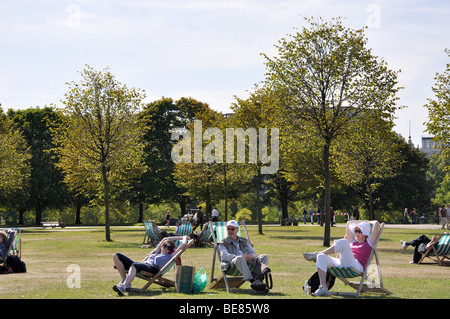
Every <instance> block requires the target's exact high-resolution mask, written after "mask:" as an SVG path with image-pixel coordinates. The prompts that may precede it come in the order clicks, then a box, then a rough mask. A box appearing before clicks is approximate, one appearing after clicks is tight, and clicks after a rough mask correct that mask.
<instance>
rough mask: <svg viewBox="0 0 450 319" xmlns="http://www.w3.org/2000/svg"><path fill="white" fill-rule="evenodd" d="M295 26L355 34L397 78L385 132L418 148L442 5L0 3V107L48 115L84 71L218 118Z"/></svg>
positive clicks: (441, 33)
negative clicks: (339, 24) (338, 24)
mask: <svg viewBox="0 0 450 319" xmlns="http://www.w3.org/2000/svg"><path fill="white" fill-rule="evenodd" d="M305 17H306V18H310V17H314V18H319V17H321V18H323V19H325V20H331V19H332V18H335V17H342V18H343V24H344V26H346V27H349V28H353V29H360V28H362V27H365V26H367V29H366V31H365V34H366V36H367V38H368V44H367V46H368V47H369V48H371V49H372V53H373V54H374V55H375V56H378V57H380V58H383V59H384V60H385V61H386V63H387V65H388V67H389V68H390V69H391V70H401V72H400V74H399V77H398V80H399V86H401V87H404V89H402V90H401V91H400V92H399V93H398V97H399V101H398V104H399V105H403V106H405V108H404V109H402V110H400V111H398V112H397V113H396V120H395V124H396V126H395V128H394V129H395V130H396V131H397V132H398V133H400V134H401V135H402V136H403V137H405V139H408V137H409V136H410V135H411V139H412V141H413V143H414V144H415V145H416V146H421V137H422V136H425V135H428V134H427V132H425V129H426V127H425V125H424V122H426V121H427V118H428V111H427V109H426V108H425V107H424V105H425V104H427V103H428V100H427V99H429V98H433V92H432V89H431V88H432V86H433V85H434V84H435V79H434V77H435V75H436V73H437V72H441V73H442V72H444V71H445V69H446V64H447V63H450V61H449V58H448V56H447V54H446V53H445V51H444V50H445V49H446V48H449V49H450V32H449V31H450V19H449V17H450V1H448V0H434V1H426V0H423V1H419V0H409V1H404V0H390V1H382V0H380V1H377V0H369V1H365V0H340V1H337V0H335V1H330V0H301V1H300V0H286V1H284V0H278V1H275V0H239V1H238V0H164V1H163V0H159V1H157V0H147V1H144V0H115V1H114V0H70V1H62V0H58V1H56V0H54V1H45V0H42V1H31V0H17V1H6V0H0V34H1V36H0V57H1V59H0V103H1V107H2V108H3V110H4V111H6V110H8V109H14V110H17V109H26V108H30V107H41V108H42V107H45V106H51V105H54V106H56V107H59V106H61V105H62V103H61V101H62V100H63V99H64V94H65V93H66V92H67V91H68V85H67V83H68V82H71V81H75V82H79V81H80V80H81V77H80V74H79V72H80V71H82V70H83V69H84V68H85V66H86V65H89V66H91V67H93V68H95V69H96V70H99V71H100V70H103V69H105V68H107V67H109V69H110V71H111V72H112V73H113V74H114V75H115V77H116V79H117V80H118V81H119V82H121V83H123V84H126V85H127V86H128V87H135V88H140V89H142V90H145V92H146V99H145V102H151V101H154V100H157V99H160V98H161V97H163V96H164V97H170V98H173V99H174V100H177V99H179V98H180V97H193V98H195V99H197V100H199V101H201V102H205V103H208V104H209V106H210V107H211V108H212V109H214V110H216V111H219V112H223V113H228V112H230V111H231V110H230V106H231V105H232V103H233V102H235V97H236V96H237V97H239V98H246V97H247V96H248V92H249V91H251V90H252V89H253V87H254V85H255V84H256V83H260V82H262V81H263V80H264V78H265V73H266V67H265V64H264V62H265V59H264V57H263V56H261V53H264V54H267V55H268V56H269V57H273V56H275V55H276V53H277V51H276V48H275V47H274V45H276V44H277V43H278V41H279V40H280V39H281V38H283V37H286V36H287V35H292V34H295V33H296V32H297V29H298V28H302V27H303V26H306V22H305V20H304V18H305Z"/></svg>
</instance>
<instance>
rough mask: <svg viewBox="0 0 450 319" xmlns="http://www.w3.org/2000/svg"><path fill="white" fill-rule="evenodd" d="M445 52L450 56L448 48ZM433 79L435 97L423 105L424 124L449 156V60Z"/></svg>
mask: <svg viewBox="0 0 450 319" xmlns="http://www.w3.org/2000/svg"><path fill="white" fill-rule="evenodd" d="M445 52H446V53H447V55H448V57H449V58H450V49H446V50H445ZM434 79H435V81H436V84H435V85H434V86H433V88H432V89H433V92H434V94H435V97H434V99H428V100H429V103H428V104H426V105H425V107H426V108H427V109H428V122H426V123H425V124H426V126H427V131H428V132H429V133H430V134H433V135H434V138H433V140H434V141H435V142H436V143H437V144H438V147H439V148H440V149H441V151H442V152H443V154H444V155H445V156H447V157H450V62H449V63H447V68H446V70H445V71H444V72H443V73H436V76H435V78H434ZM447 169H450V168H449V167H448V168H447Z"/></svg>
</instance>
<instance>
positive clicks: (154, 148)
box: [132, 97, 209, 222]
mask: <svg viewBox="0 0 450 319" xmlns="http://www.w3.org/2000/svg"><path fill="white" fill-rule="evenodd" d="M206 110H209V106H208V105H207V104H206V103H202V102H200V101H197V100H195V99H193V98H184V97H183V98H180V99H179V100H177V101H173V99H171V98H165V97H162V98H161V99H159V100H156V101H153V102H151V103H148V104H146V105H145V106H144V107H143V110H142V111H141V112H140V114H139V117H140V118H141V120H142V123H143V125H144V127H145V130H144V131H145V133H144V135H143V137H142V138H143V141H144V143H145V145H146V146H145V148H144V162H145V164H146V165H147V166H148V170H147V171H146V172H145V173H144V174H143V175H142V176H141V177H140V178H139V179H137V180H136V181H134V182H133V189H132V192H133V193H134V194H135V196H134V199H135V201H137V202H138V203H139V204H140V205H142V203H143V202H149V203H157V202H161V201H165V200H169V201H172V200H176V201H177V202H178V203H179V205H180V209H181V213H182V214H184V213H185V212H186V204H187V202H188V200H189V197H188V196H186V195H185V192H186V190H185V189H183V188H181V187H180V185H179V184H177V183H176V182H175V180H174V170H175V163H174V162H173V160H172V156H171V154H172V148H173V146H174V144H176V143H177V141H176V140H172V132H173V130H175V129H177V128H184V127H187V125H188V124H189V123H191V122H192V121H194V119H195V117H196V114H201V113H203V112H205V111H206ZM141 207H142V206H141ZM141 212H142V209H141ZM142 215H143V214H142V213H140V217H139V218H140V220H139V221H138V222H142V218H143V216H142Z"/></svg>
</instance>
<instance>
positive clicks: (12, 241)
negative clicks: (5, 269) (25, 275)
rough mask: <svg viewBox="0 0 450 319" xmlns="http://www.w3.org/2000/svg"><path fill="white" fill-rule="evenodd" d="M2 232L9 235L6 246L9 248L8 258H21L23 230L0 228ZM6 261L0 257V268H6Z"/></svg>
mask: <svg viewBox="0 0 450 319" xmlns="http://www.w3.org/2000/svg"><path fill="white" fill-rule="evenodd" d="M0 230H4V231H6V233H7V234H8V239H7V242H6V244H7V245H8V246H9V248H8V250H7V257H8V256H18V257H19V258H21V255H22V249H21V248H22V247H21V245H22V241H21V238H20V235H21V229H20V228H0ZM5 263H6V259H5V260H3V259H2V258H1V257H0V266H5Z"/></svg>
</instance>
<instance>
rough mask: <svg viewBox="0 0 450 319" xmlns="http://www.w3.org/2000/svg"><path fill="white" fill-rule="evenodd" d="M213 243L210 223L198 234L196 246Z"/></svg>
mask: <svg viewBox="0 0 450 319" xmlns="http://www.w3.org/2000/svg"><path fill="white" fill-rule="evenodd" d="M210 243H212V233H211V228H210V227H209V224H208V225H207V226H206V227H204V228H203V230H202V231H201V232H200V233H199V234H198V238H197V240H196V241H195V246H196V247H201V246H206V245H208V244H210Z"/></svg>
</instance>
